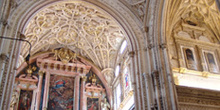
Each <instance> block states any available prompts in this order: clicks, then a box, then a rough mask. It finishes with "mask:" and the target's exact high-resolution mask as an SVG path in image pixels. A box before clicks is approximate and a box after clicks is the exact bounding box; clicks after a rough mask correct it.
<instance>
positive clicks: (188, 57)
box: [183, 48, 197, 70]
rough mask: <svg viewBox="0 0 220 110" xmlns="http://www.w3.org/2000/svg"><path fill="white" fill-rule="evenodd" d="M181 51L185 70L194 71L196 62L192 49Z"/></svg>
mask: <svg viewBox="0 0 220 110" xmlns="http://www.w3.org/2000/svg"><path fill="white" fill-rule="evenodd" d="M183 51H184V56H185V62H186V66H187V68H189V69H194V70H196V69H197V67H196V60H195V58H194V54H193V51H192V49H189V48H183Z"/></svg>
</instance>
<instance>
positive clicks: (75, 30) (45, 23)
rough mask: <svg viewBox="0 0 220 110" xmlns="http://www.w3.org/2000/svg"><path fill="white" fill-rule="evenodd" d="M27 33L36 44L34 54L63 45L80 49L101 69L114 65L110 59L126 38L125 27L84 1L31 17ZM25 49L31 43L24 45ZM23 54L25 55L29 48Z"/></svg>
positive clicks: (28, 37) (27, 38) (64, 4)
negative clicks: (122, 27) (86, 4)
mask: <svg viewBox="0 0 220 110" xmlns="http://www.w3.org/2000/svg"><path fill="white" fill-rule="evenodd" d="M25 35H26V40H29V41H30V42H31V43H32V45H33V48H32V54H35V53H36V52H37V51H38V50H42V51H47V50H48V49H52V48H54V45H58V44H60V46H67V47H68V48H70V49H72V50H75V51H76V50H78V51H80V54H82V55H84V56H86V57H88V59H90V60H91V61H93V62H94V63H95V64H97V65H98V66H99V68H101V69H104V68H109V67H110V68H112V67H113V64H114V62H111V63H109V62H110V61H114V60H115V55H116V54H115V53H117V50H118V48H119V46H120V44H121V42H122V40H123V38H124V34H123V32H122V30H121V28H120V27H119V26H118V25H117V23H116V22H115V21H114V20H112V19H111V17H110V16H109V15H107V14H106V13H104V12H102V11H100V10H99V9H96V8H91V7H87V6H85V5H84V4H83V3H81V2H80V3H65V2H63V3H58V4H55V5H51V6H48V7H46V8H45V9H43V10H41V11H40V12H39V13H37V14H36V15H35V16H34V17H33V18H32V20H30V22H29V24H27V27H26V30H25ZM45 47H46V48H45ZM22 49H24V50H26V49H28V46H27V45H26V44H23V46H22ZM21 54H22V56H23V57H25V56H26V55H27V51H23V52H22V53H21Z"/></svg>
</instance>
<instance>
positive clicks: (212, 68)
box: [205, 52, 218, 72]
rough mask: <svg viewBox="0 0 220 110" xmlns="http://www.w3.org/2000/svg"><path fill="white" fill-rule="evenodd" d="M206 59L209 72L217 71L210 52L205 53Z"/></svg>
mask: <svg viewBox="0 0 220 110" xmlns="http://www.w3.org/2000/svg"><path fill="white" fill-rule="evenodd" d="M205 54H206V60H207V62H208V67H209V71H210V72H218V70H217V66H216V62H215V59H214V56H213V54H212V53H208V52H207V53H205Z"/></svg>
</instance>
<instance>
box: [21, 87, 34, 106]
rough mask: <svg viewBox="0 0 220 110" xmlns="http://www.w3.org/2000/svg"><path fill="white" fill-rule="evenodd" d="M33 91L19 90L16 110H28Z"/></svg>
mask: <svg viewBox="0 0 220 110" xmlns="http://www.w3.org/2000/svg"><path fill="white" fill-rule="evenodd" d="M32 96H33V91H28V90H21V91H20V97H19V104H18V110H30V109H31V103H32Z"/></svg>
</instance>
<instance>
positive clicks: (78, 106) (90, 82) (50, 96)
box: [10, 48, 106, 110]
mask: <svg viewBox="0 0 220 110" xmlns="http://www.w3.org/2000/svg"><path fill="white" fill-rule="evenodd" d="M90 69H91V66H89V65H86V64H84V63H83V62H81V59H80V58H78V57H77V56H76V53H74V52H72V51H71V50H69V49H67V48H61V49H57V50H53V51H52V52H49V54H42V55H39V56H38V57H37V58H36V59H35V60H34V61H32V63H31V65H29V66H28V67H26V68H24V69H23V71H21V72H19V73H17V77H16V80H15V84H16V87H14V88H15V89H14V93H13V96H12V100H11V103H10V109H11V110H23V109H28V110H29V109H30V110H86V109H88V110H90V109H91V110H100V109H101V103H102V102H103V101H104V99H105V98H106V90H105V88H104V87H103V85H102V83H101V81H100V80H99V78H98V76H97V75H96V74H95V73H93V72H92V71H90ZM98 82H99V83H98ZM91 105H93V106H92V107H91ZM94 105H95V106H94Z"/></svg>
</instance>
